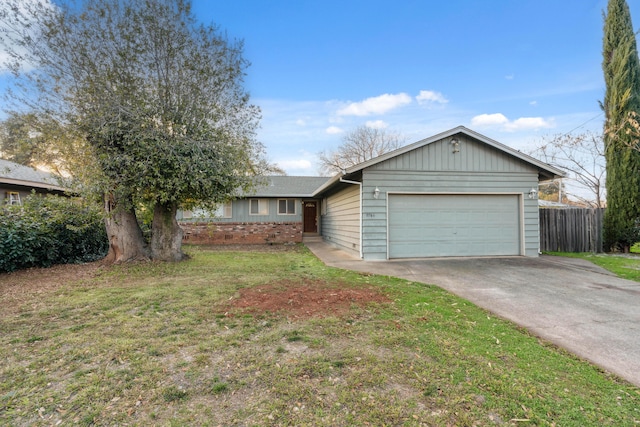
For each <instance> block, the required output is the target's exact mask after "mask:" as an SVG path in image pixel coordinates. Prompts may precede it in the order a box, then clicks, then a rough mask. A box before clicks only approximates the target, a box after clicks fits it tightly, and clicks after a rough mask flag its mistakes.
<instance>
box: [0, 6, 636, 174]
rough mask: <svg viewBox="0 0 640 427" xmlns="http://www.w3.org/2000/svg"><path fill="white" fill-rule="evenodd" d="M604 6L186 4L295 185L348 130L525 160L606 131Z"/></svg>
mask: <svg viewBox="0 0 640 427" xmlns="http://www.w3.org/2000/svg"><path fill="white" fill-rule="evenodd" d="M606 3H607V2H606V0H484V1H476V0H448V1H435V0H431V1H429V0H422V1H413V0H394V1H381V0H366V1H364V0H340V1H337V0H322V1H320V0H316V1H308V0H270V1H265V0H233V1H230V0H229V1H227V0H224V1H223V0H220V1H217V0H193V6H194V12H195V14H196V16H197V17H198V18H199V19H200V20H201V21H202V22H204V23H212V22H213V23H215V24H217V25H219V27H220V29H221V30H222V31H225V32H226V33H227V34H228V36H229V37H230V38H235V39H242V40H244V44H245V57H246V59H248V60H249V61H250V62H251V63H252V65H251V67H249V69H248V70H247V76H246V81H245V87H246V88H247V90H248V91H249V92H250V93H251V96H252V102H253V103H254V104H256V105H258V106H260V108H261V109H262V120H261V128H260V129H259V132H258V139H259V140H260V141H261V142H263V143H264V145H265V146H266V149H267V155H268V157H269V160H270V161H272V162H275V163H278V164H279V165H280V166H282V167H283V168H284V169H285V170H286V171H287V172H288V173H289V174H290V175H315V174H317V170H318V165H317V163H316V159H317V153H318V152H320V151H322V150H332V149H335V148H336V147H337V146H338V145H340V143H341V138H342V137H343V136H344V134H345V132H349V131H350V130H353V129H354V128H355V127H357V126H377V127H384V128H386V129H388V130H392V131H396V132H399V133H401V134H403V135H404V136H405V137H406V142H407V143H411V142H415V141H417V140H420V139H422V138H426V137H429V136H431V135H434V134H436V133H439V132H442V131H445V130H448V129H450V128H453V127H456V126H458V125H463V126H467V127H469V128H471V129H473V130H475V131H477V132H480V133H482V134H484V135H486V136H488V137H490V138H493V139H495V140H497V141H499V142H502V143H504V144H507V145H509V146H511V147H513V148H515V149H518V150H522V151H528V150H530V149H531V148H533V147H534V146H535V144H536V143H537V142H539V141H541V140H542V138H543V137H550V136H553V135H555V134H564V133H568V132H571V131H573V132H581V131H585V130H595V131H599V130H601V128H602V120H603V117H602V114H601V110H600V107H599V105H598V101H599V100H601V99H602V97H603V95H604V81H603V78H602V70H601V48H602V27H603V17H602V13H603V10H604V9H605V8H606ZM628 3H629V6H630V9H631V15H632V18H633V19H634V27H635V29H636V30H637V29H638V28H639V27H638V24H640V0H628ZM1 85H2V81H1V79H0V86H1Z"/></svg>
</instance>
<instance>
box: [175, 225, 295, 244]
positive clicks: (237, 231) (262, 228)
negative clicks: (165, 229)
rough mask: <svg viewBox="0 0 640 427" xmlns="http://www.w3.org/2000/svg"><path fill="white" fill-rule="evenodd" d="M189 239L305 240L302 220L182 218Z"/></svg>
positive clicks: (240, 241)
mask: <svg viewBox="0 0 640 427" xmlns="http://www.w3.org/2000/svg"><path fill="white" fill-rule="evenodd" d="M180 227H181V228H182V230H183V231H184V236H183V238H182V240H183V242H185V243H196V244H197V243H199V244H210V245H211V244H213V245H237V244H253V245H258V244H285V243H300V242H302V222H277V223H276V222H181V223H180Z"/></svg>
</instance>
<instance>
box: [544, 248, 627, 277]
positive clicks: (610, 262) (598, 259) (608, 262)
mask: <svg viewBox="0 0 640 427" xmlns="http://www.w3.org/2000/svg"><path fill="white" fill-rule="evenodd" d="M548 255H555V256H564V257H569V258H580V259H584V260H587V261H590V262H592V263H593V264H595V265H598V266H600V267H602V268H604V269H605V270H609V271H610V272H612V273H614V274H616V275H617V276H618V277H622V278H623V279H628V280H634V281H636V282H640V255H635V254H592V253H574V252H549V253H548Z"/></svg>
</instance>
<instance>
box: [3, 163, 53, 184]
mask: <svg viewBox="0 0 640 427" xmlns="http://www.w3.org/2000/svg"><path fill="white" fill-rule="evenodd" d="M0 183H3V184H11V185H21V186H24V187H32V188H42V189H47V190H56V191H65V189H64V188H63V187H61V186H60V185H59V184H58V179H57V178H56V176H55V175H53V174H50V173H47V172H42V171H39V170H37V169H33V168H30V167H28V166H24V165H21V164H18V163H14V162H10V161H9V160H4V159H0Z"/></svg>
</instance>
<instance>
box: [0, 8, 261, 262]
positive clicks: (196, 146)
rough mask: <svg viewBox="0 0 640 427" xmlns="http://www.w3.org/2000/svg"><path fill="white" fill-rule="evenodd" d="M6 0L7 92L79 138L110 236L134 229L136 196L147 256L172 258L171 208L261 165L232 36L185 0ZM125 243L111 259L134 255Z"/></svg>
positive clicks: (206, 196) (231, 188)
mask: <svg viewBox="0 0 640 427" xmlns="http://www.w3.org/2000/svg"><path fill="white" fill-rule="evenodd" d="M9 2H10V3H11V6H10V7H8V8H5V10H4V12H3V13H4V17H5V18H6V19H8V21H9V22H10V25H8V26H7V28H9V30H7V29H5V30H4V31H3V41H4V42H5V45H6V46H8V47H9V48H11V49H10V52H11V54H12V58H13V59H12V61H11V63H10V64H9V65H10V66H11V67H12V70H13V71H14V73H15V74H16V75H17V76H19V79H18V83H20V85H16V86H15V87H18V88H22V89H23V90H22V92H21V94H20V96H18V97H14V98H16V99H19V100H20V101H21V103H22V105H28V106H30V107H31V108H33V109H34V110H36V111H38V112H39V114H41V115H43V116H46V117H47V118H51V119H53V120H56V121H57V122H59V123H61V125H63V126H64V127H65V128H68V129H70V130H71V131H73V132H75V133H77V134H79V135H81V136H82V138H83V139H84V141H86V143H87V144H88V146H89V147H90V148H91V150H92V153H93V155H94V160H95V163H96V165H97V166H98V168H97V169H98V170H99V174H97V176H96V175H94V176H93V178H94V179H93V181H94V183H96V184H95V185H94V186H93V187H94V188H95V187H96V186H97V187H98V188H100V189H101V191H102V192H103V193H104V194H105V195H106V196H107V198H106V200H107V207H108V211H109V212H110V214H111V215H112V219H113V221H112V222H111V223H110V222H109V221H108V222H107V224H108V228H109V225H111V227H112V231H113V233H110V239H111V241H112V245H113V244H114V243H115V244H118V241H119V240H123V239H125V240H126V238H130V237H131V235H136V234H138V231H139V230H135V225H134V224H135V222H136V221H135V211H134V210H133V207H134V205H135V204H136V203H139V202H144V203H147V204H150V205H153V206H154V222H153V232H152V238H151V255H152V257H154V258H157V259H167V260H177V259H180V258H181V257H182V252H181V249H180V242H181V230H180V229H179V227H178V225H177V223H176V222H175V213H176V210H177V208H178V207H179V206H182V205H195V204H197V205H201V206H202V205H205V206H206V205H208V204H215V203H217V202H221V201H226V200H228V199H229V198H231V197H233V196H234V195H235V194H236V192H237V191H238V190H239V189H247V187H248V186H250V185H251V182H252V181H251V180H250V176H251V175H253V174H254V173H255V171H256V168H257V167H259V166H260V165H262V166H264V165H265V164H266V163H265V161H264V158H263V149H262V146H261V144H259V143H258V142H257V141H256V139H255V130H256V127H257V125H258V121H259V118H260V112H259V109H258V108H257V107H256V106H254V105H251V104H250V102H249V94H248V92H247V91H246V90H245V89H244V87H243V83H244V82H243V79H244V75H245V70H246V68H247V67H248V65H249V64H248V62H247V61H246V60H245V59H244V57H243V44H242V42H240V41H231V40H228V39H227V37H226V36H224V34H223V33H222V32H221V31H220V30H219V29H218V27H216V26H214V25H202V24H199V23H198V21H197V19H196V17H195V16H194V14H193V12H192V10H191V4H190V2H189V1H188V0H84V1H81V2H71V1H67V2H63V3H62V4H60V5H58V6H52V7H42V5H40V4H39V3H38V2H35V1H32V2H31V3H28V4H26V5H24V4H22V2H21V1H19V0H9ZM26 23H29V25H26ZM25 63H29V64H33V67H34V68H33V69H28V68H26V67H24V64H25ZM25 70H26V71H25ZM34 89H35V91H34ZM12 96H13V94H12ZM117 215H127V216H129V218H128V219H126V220H125V218H122V217H120V218H118V217H117ZM132 215H133V218H131V216H132ZM125 223H130V224H131V227H132V229H129V230H128V231H125V232H124V234H123V229H122V224H125ZM125 234H126V235H128V237H127V236H125ZM134 241H135V242H137V243H135V244H134V245H133V247H132V249H131V250H127V249H126V248H125V250H124V252H123V251H122V249H120V252H119V254H120V256H119V258H120V259H128V258H135V257H140V256H145V255H146V253H145V251H146V249H145V245H144V243H143V242H141V241H140V238H138V237H137V236H135V237H134ZM125 246H126V245H125ZM112 249H113V248H112ZM116 258H118V257H116Z"/></svg>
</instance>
